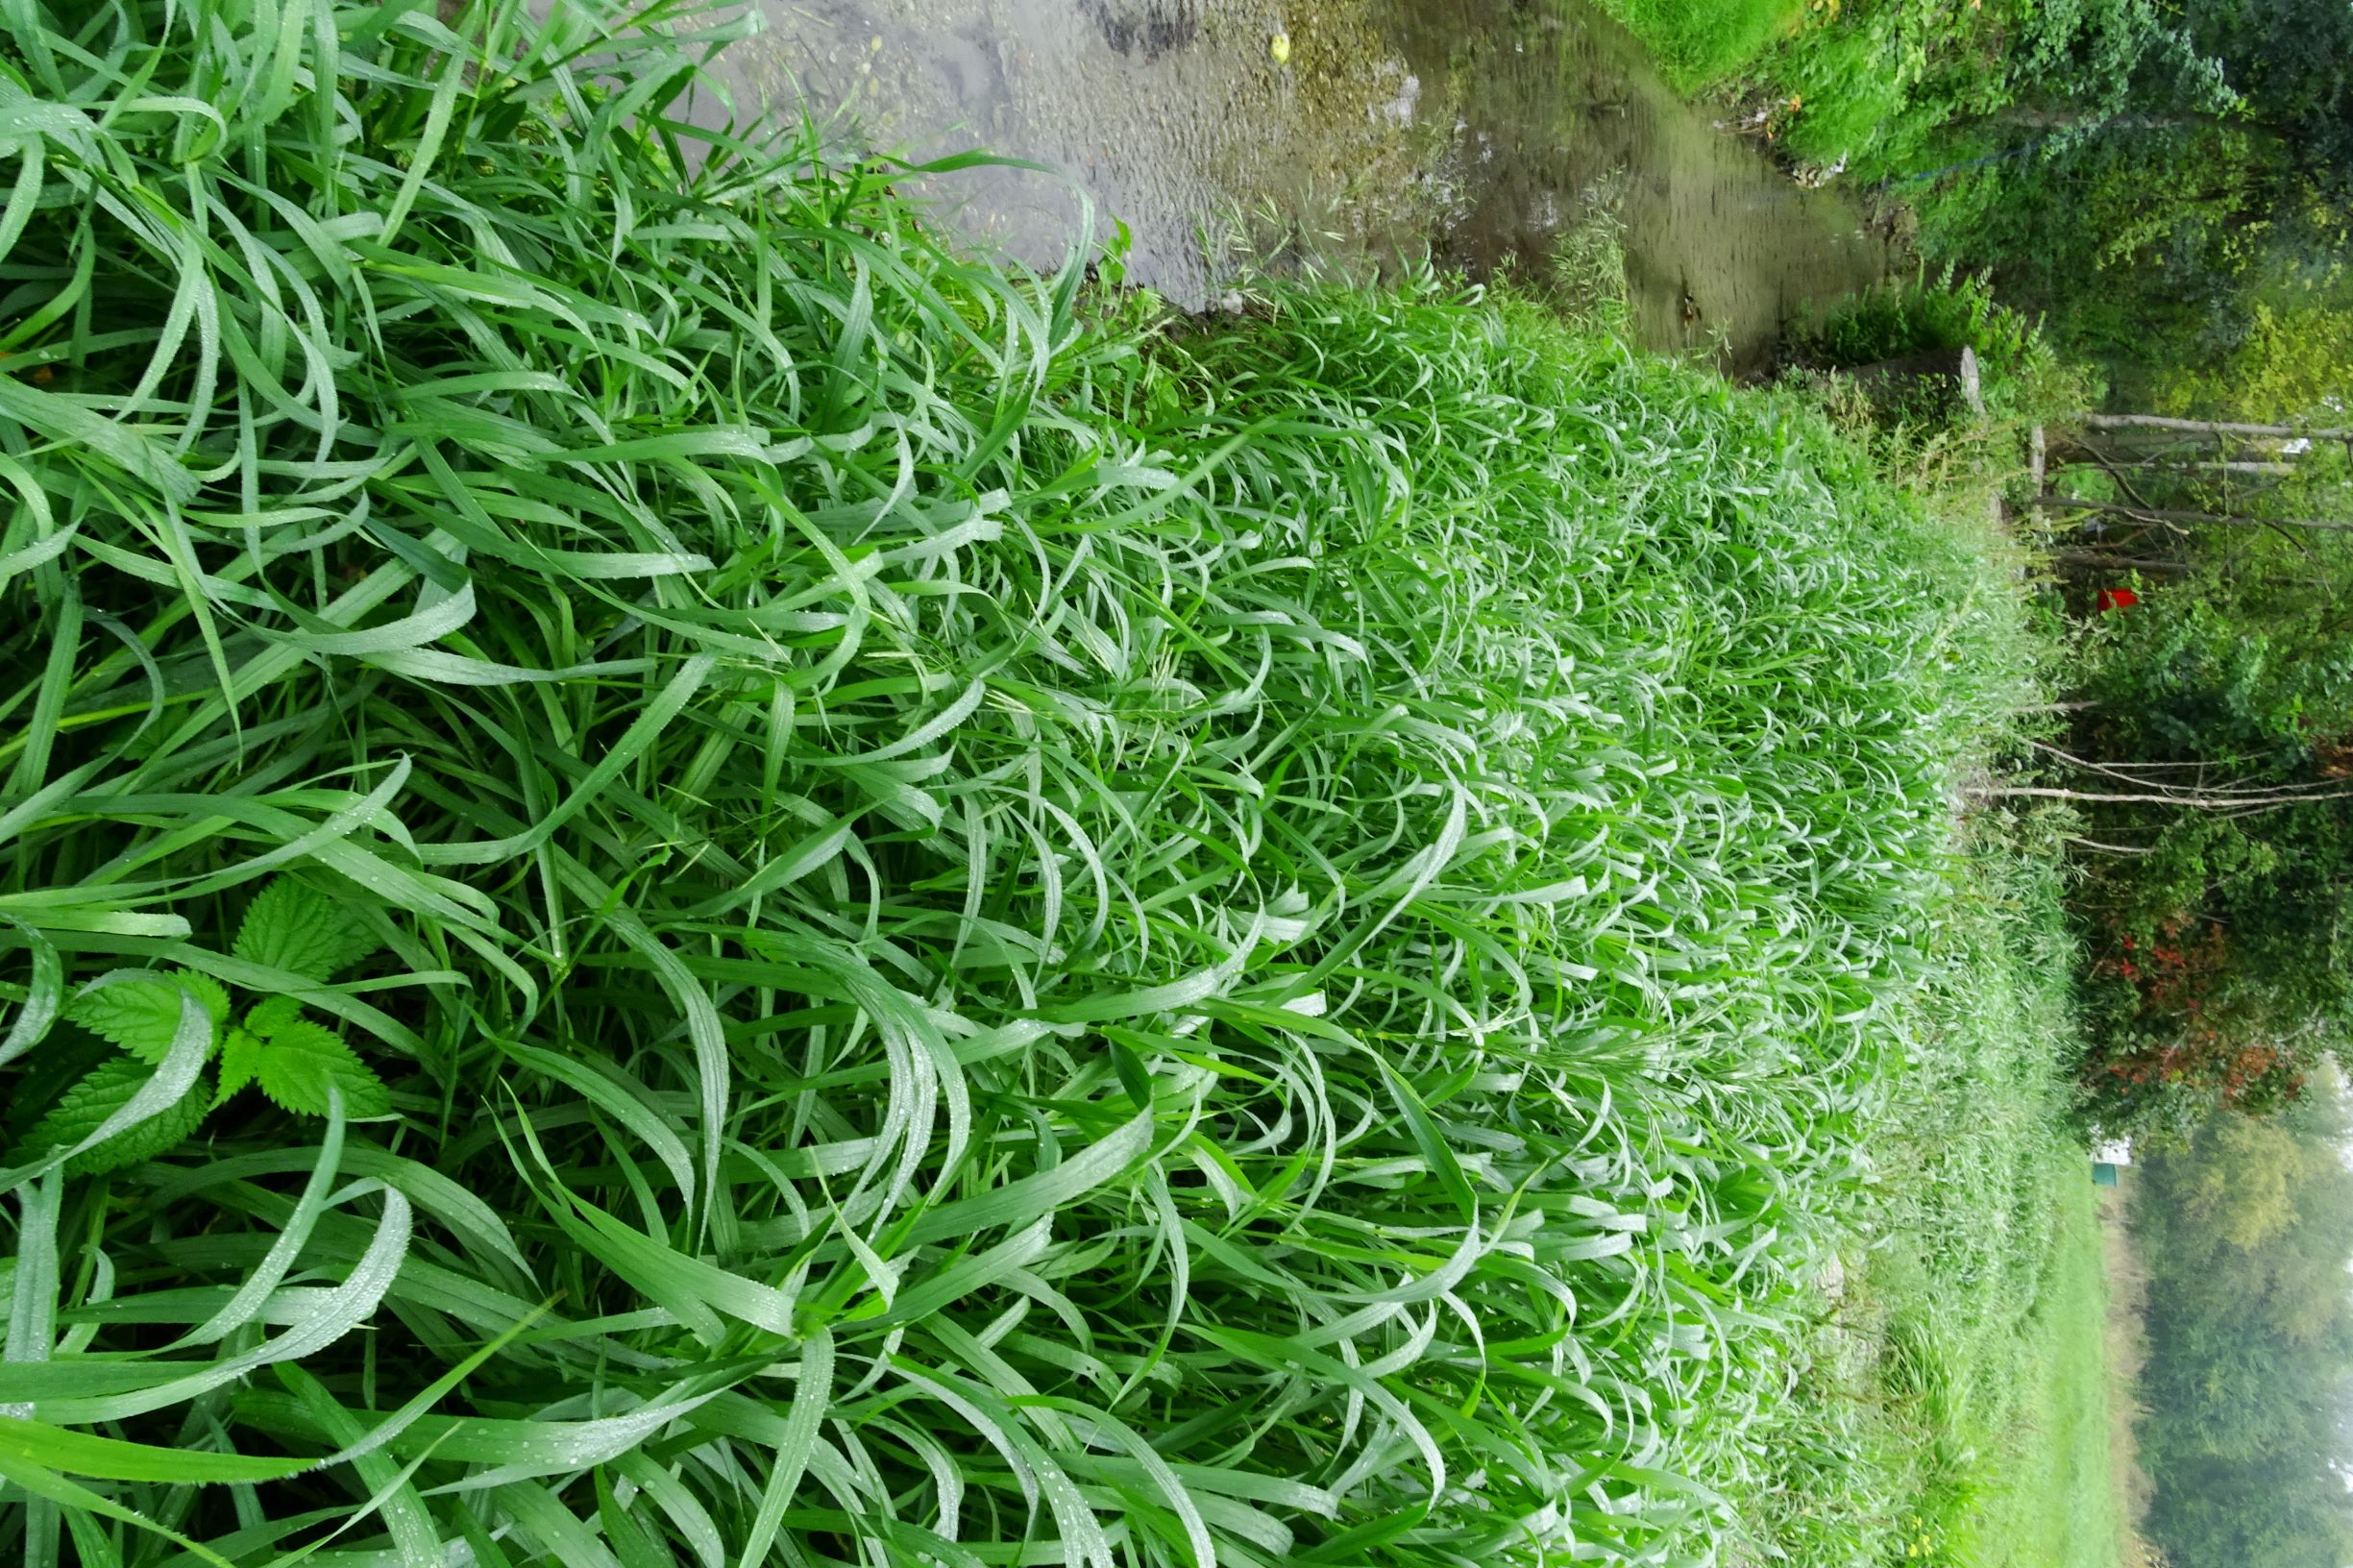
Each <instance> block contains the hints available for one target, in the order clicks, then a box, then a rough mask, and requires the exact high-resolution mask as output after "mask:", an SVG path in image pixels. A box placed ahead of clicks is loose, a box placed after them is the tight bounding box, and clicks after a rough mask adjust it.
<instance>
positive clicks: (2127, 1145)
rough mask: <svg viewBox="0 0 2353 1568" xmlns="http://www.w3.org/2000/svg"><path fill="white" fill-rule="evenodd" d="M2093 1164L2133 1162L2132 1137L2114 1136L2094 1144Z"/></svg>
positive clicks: (2125, 1163)
mask: <svg viewBox="0 0 2353 1568" xmlns="http://www.w3.org/2000/svg"><path fill="white" fill-rule="evenodd" d="M2092 1164H2096V1165H2129V1164H2132V1139H2129V1138H2113V1139H2109V1140H2108V1141H2107V1142H2105V1143H2096V1144H2094V1145H2093V1146H2092Z"/></svg>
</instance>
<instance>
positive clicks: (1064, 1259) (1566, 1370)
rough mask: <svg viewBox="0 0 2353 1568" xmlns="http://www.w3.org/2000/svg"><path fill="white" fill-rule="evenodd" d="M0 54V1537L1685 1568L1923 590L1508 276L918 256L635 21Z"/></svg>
mask: <svg viewBox="0 0 2353 1568" xmlns="http://www.w3.org/2000/svg"><path fill="white" fill-rule="evenodd" d="M0 15H4V16H5V20H0V71H5V73H6V77H7V80H8V82H9V84H10V90H9V94H8V103H7V104H6V106H5V110H4V113H5V119H4V120H0V126H4V127H5V131H4V132H0V134H4V135H6V137H7V138H8V141H7V146H8V149H9V154H10V157H11V158H12V160H13V161H12V168H11V169H10V170H9V171H8V172H7V173H6V174H5V175H0V179H5V180H6V182H7V187H8V189H9V190H10V192H11V194H10V195H9V197H8V198H7V201H6V206H5V208H4V209H0V253H4V254H0V287H4V288H5V290H6V292H5V294H4V295H0V347H5V349H6V350H7V352H8V353H9V355H10V358H8V359H7V360H6V361H5V362H0V363H4V365H5V371H6V374H5V376H0V478H4V479H5V480H6V481H7V484H8V486H9V492H10V497H9V501H8V505H9V508H10V510H9V512H8V514H7V516H8V521H7V525H6V532H5V534H4V535H0V572H5V573H6V575H7V583H6V587H5V589H4V590H0V591H4V592H5V593H6V595H7V620H6V623H5V625H4V626H0V649H5V650H6V658H7V660H8V668H9V670H10V671H11V673H12V674H13V675H14V676H15V678H14V679H13V680H12V681H11V682H10V683H9V684H8V686H7V688H6V690H5V692H0V703H5V704H6V711H7V721H6V723H7V728H6V730H5V734H4V735H0V764H4V765H5V767H6V768H7V770H8V773H7V776H6V781H5V795H4V796H0V946H5V948H6V954H5V957H6V962H7V964H8V966H9V968H8V971H7V972H8V974H9V977H10V990H9V991H8V992H7V995H8V997H9V1000H10V1001H11V1002H12V1004H13V1005H12V1012H11V1016H10V1017H9V1019H8V1022H7V1028H8V1033H7V1038H6V1041H5V1044H0V1064H5V1065H4V1066H0V1073H4V1074H5V1081H4V1087H5V1089H6V1091H7V1093H8V1095H9V1097H10V1102H11V1105H12V1114H11V1116H10V1120H9V1134H10V1137H11V1139H12V1144H11V1146H10V1147H9V1149H8V1151H7V1152H6V1153H5V1155H0V1162H4V1164H5V1174H0V1192H5V1195H6V1197H7V1199H8V1201H7V1203H6V1205H5V1211H4V1213H5V1218H4V1219H0V1226H4V1228H5V1240H6V1250H7V1251H8V1253H9V1254H11V1255H12V1259H13V1262H12V1265H10V1268H9V1272H8V1273H7V1276H6V1279H7V1285H6V1292H7V1298H8V1302H9V1306H8V1313H9V1316H8V1325H9V1326H8V1331H7V1339H6V1353H5V1358H4V1359H0V1403H5V1404H6V1405H7V1407H8V1413H6V1414H4V1415H0V1479H4V1480H5V1482H6V1484H7V1491H6V1493H5V1494H4V1495H0V1552H6V1553H8V1554H10V1555H11V1560H22V1561H24V1562H26V1563H28V1564H31V1565H37V1568H42V1565H47V1564H52V1563H59V1562H77V1563H89V1564H97V1563H108V1564H111V1563H117V1562H121V1563H164V1562H172V1563H180V1562H189V1561H198V1560H201V1561H206V1562H213V1563H219V1562H229V1563H236V1564H263V1563H269V1564H280V1563H284V1564H291V1563H292V1562H295V1561H297V1560H303V1561H310V1562H315V1563H318V1564H322V1565H324V1564H350V1565H354V1568H356V1565H359V1564H363V1563H364V1564H371V1565H372V1564H379V1563H398V1564H401V1565H403V1568H409V1565H421V1564H425V1563H457V1562H467V1561H471V1562H473V1563H477V1564H499V1563H517V1564H520V1563H536V1562H547V1561H556V1560H561V1561H565V1562H567V1563H570V1564H573V1565H575V1568H648V1565H652V1564H668V1563H689V1564H696V1565H699V1568H722V1565H723V1564H738V1563H745V1564H748V1563H758V1562H766V1561H772V1560H773V1561H782V1562H787V1563H794V1564H805V1563H839V1562H867V1563H882V1562H890V1563H914V1562H926V1561H928V1562H936V1563H943V1564H994V1563H1014V1562H1047V1561H1051V1562H1068V1563H1073V1564H1081V1563H1102V1564H1110V1563H1121V1564H1127V1563H1164V1562H1165V1563H1195V1564H1205V1563H1208V1562H1210V1561H1212V1560H1215V1561H1219V1562H1225V1563H1233V1564H1248V1563H1278V1562H1301V1563H1313V1562H1327V1563H1335V1564H1340V1563H1347V1564H1356V1563H1431V1564H1436V1563H1450V1564H1451V1563H1462V1562H1467V1561H1474V1560H1479V1561H1514V1562H1531V1563H1532V1562H1538V1561H1548V1562H1549V1561H1559V1560H1563V1559H1564V1558H1565V1557H1569V1556H1576V1557H1579V1558H1585V1557H1596V1558H1603V1559H1614V1558H1619V1557H1626V1558H1632V1557H1638V1556H1648V1557H1649V1558H1652V1559H1665V1560H1675V1559H1678V1558H1679V1557H1687V1558H1697V1557H1703V1556H1706V1555H1707V1554H1708V1552H1709V1550H1710V1541H1711V1539H1712V1536H1713V1534H1714V1532H1715V1531H1716V1530H1717V1529H1718V1528H1719V1527H1720V1526H1721V1524H1722V1523H1723V1521H1724V1519H1725V1517H1726V1514H1727V1512H1728V1504H1727V1503H1726V1501H1725V1498H1726V1496H1727V1494H1728V1493H1729V1494H1731V1495H1737V1494H1738V1491H1739V1488H1740V1487H1741V1486H1742V1485H1743V1484H1745V1483H1746V1482H1748V1481H1749V1480H1750V1479H1751V1478H1752V1476H1753V1475H1754V1474H1755V1473H1757V1472H1758V1470H1759V1467H1760V1465H1762V1463H1763V1462H1764V1461H1763V1457H1762V1456H1760V1454H1759V1452H1758V1444H1757V1442H1756V1440H1755V1439H1754V1437H1753V1436H1752V1422H1753V1421H1754V1419H1755V1417H1756V1416H1757V1414H1758V1412H1759V1410H1760V1409H1763V1408H1764V1407H1766V1406H1767V1405H1769V1404H1770V1403H1772V1402H1773V1401H1774V1400H1775V1399H1776V1398H1777V1397H1778V1391H1779V1389H1780V1388H1781V1386H1782V1385H1783V1381H1784V1380H1785V1378H1786V1377H1787V1375H1788V1373H1787V1368H1786V1366H1785V1364H1784V1355H1785V1352H1786V1349H1787V1347H1788V1346H1789V1345H1790V1344H1791V1343H1793V1341H1794V1335H1796V1333H1797V1325H1798V1324H1799V1322H1800V1320H1801V1319H1802V1316H1803V1314H1804V1312H1805V1311H1808V1310H1810V1306H1809V1304H1810V1302H1811V1300H1812V1297H1811V1294H1810V1292H1811V1284H1810V1280H1811V1270H1812V1268H1813V1266H1814V1262H1815V1260H1816V1259H1817V1258H1818V1256H1819V1238H1820V1236H1821V1234H1822V1233H1823V1231H1824V1229H1825V1227H1826V1224H1827V1223H1828V1221H1829V1218H1830V1217H1831V1216H1832V1215H1833V1214H1834V1213H1835V1212H1836V1211H1837V1210H1838V1209H1839V1207H1840V1206H1841V1205H1842V1204H1844V1203H1847V1202H1849V1201H1850V1200H1851V1197H1852V1194H1853V1192H1854V1191H1855V1188H1856V1183H1855V1177H1856V1166H1855V1164H1854V1160H1853V1155H1854V1150H1855V1147H1856V1139H1857V1137H1858V1133H1859V1131H1860V1129H1861V1128H1862V1127H1863V1125H1864V1124H1865V1123H1866V1122H1867V1120H1868V1119H1869V1117H1870V1116H1871V1115H1872V1113H1873V1109H1874V1104H1875V1097H1876V1095H1877V1093H1878V1087H1877V1079H1876V1076H1875V1074H1876V1069H1877V1066H1878V1065H1879V1061H1880V1058H1881V1055H1882V1053H1883V1051H1884V1050H1885V1049H1886V1042H1887V1040H1888V1033H1887V1021H1888V1019H1889V1017H1891V1015H1892V1014H1893V1013H1894V1012H1895V1011H1896V1010H1898V1009H1900V1007H1902V1006H1903V1005H1905V998H1906V997H1907V995H1908V994H1909V992H1910V989H1911V987H1912V985H1913V984H1914V981H1915V978H1916V976H1917V973H1918V971H1919V968H1920V964H1919V960H1918V956H1917V955H1918V949H1919V946H1920V943H1921V938H1922V935H1923V930H1924V921H1925V920H1926V919H1927V918H1928V916H1927V913H1926V911H1927V910H1928V909H1929V908H1930V907H1931V906H1932V904H1933V902H1934V901H1935V899H1936V897H1937V896H1938V894H1937V889H1938V872H1939V868H1940V866H1941V864H1942V861H1943V857H1944V854H1945V849H1946V842H1947V838H1948V826H1947V822H1948V818H1949V808H1950V798H1949V796H1950V791H1951V788H1952V774H1953V769H1954V766H1955V761H1956V758H1957V757H1958V755H1959V754H1960V752H1961V749H1962V748H1963V747H1964V745H1965V743H1966V741H1967V739H1968V737H1969V736H1970V735H1971V734H1973V733H1974V731H1975V730H1976V729H1977V728H1978V727H1979V726H1980V725H1981V724H1982V723H1984V722H1985V720H1986V718H1987V716H1988V715H1989V714H1991V713H1993V712H1995V711H1997V710H1998V709H1999V708H2000V707H2001V706H2002V705H2003V703H2004V702H2005V701H2006V700H2007V692H2006V689H2005V687H2004V682H2005V681H2006V680H2007V679H2009V678H2010V674H2011V672H2010V670H2009V668H2008V666H2007V665H2006V664H2005V663H2004V661H2005V659H2006V658H2007V657H2008V649H2009V648H2010V644H2009V643H2008V642H2007V641H2006V640H2005V639H2006V638H2007V636H2008V633H2009V621H2008V618H2009V616H2010V615H2011V613H2012V611H2011V601H2010V597H2009V594H2008V590H2007V588H2006V586H2005V585H2004V584H2003V583H2001V582H2000V581H1999V580H1998V579H1997V578H1995V577H1994V576H1991V575H1990V574H1989V573H1988V572H1987V570H1986V569H1985V568H1984V567H1983V566H1982V564H1981V563H1980V562H1978V561H1977V559H1976V558H1975V557H1974V556H1973V554H1972V553H1971V552H1970V551H1969V550H1968V549H1967V548H1966V546H1965V545H1964V544H1963V543H1962V542H1959V541H1956V540H1953V539H1950V538H1948V537H1947V536H1945V535H1943V534H1941V533H1940V532H1938V531H1937V530H1935V529H1933V528H1931V527H1927V526H1926V525H1925V524H1924V523H1923V522H1922V521H1921V520H1920V519H1919V518H1918V517H1917V516H1916V515H1915V514H1914V513H1913V512H1912V511H1910V510H1909V509H1908V508H1907V507H1905V506H1904V505H1903V504H1901V503H1900V502H1898V501H1897V500H1895V499H1894V498H1892V497H1890V496H1889V495H1887V494H1885V493H1884V492H1882V491H1880V490H1879V489H1878V488H1877V487H1876V486H1875V484H1874V483H1873V482H1872V481H1871V479H1870V478H1869V476H1868V475H1867V474H1865V473H1864V472H1863V471H1862V470H1861V469H1860V468H1859V466H1857V465H1856V464H1855V463H1854V462H1853V461H1852V460H1851V458H1849V457H1848V456H1846V455H1845V454H1844V453H1842V452H1841V451H1839V450H1838V449H1836V448H1834V447H1833V446H1832V445H1831V444H1830V443H1829V441H1828V439H1827V437H1826V436H1825V435H1823V434H1822V433H1820V431H1819V429H1818V428H1817V427H1816V426H1814V425H1812V424H1809V423H1807V422H1806V421H1805V420H1803V419H1802V418H1800V417H1799V416H1798V415H1796V414H1795V413H1794V412H1793V411H1791V410H1790V409H1788V408H1785V407H1781V406H1777V405H1775V404H1764V403H1759V402H1755V401H1752V400H1750V399H1748V398H1746V397H1744V396H1741V395H1737V394H1734V393H1733V392H1731V391H1729V390H1728V389H1726V388H1724V387H1722V386H1721V385H1718V384H1716V383H1714V382H1712V381H1710V380H1705V379H1703V378H1701V377H1699V376H1697V375H1694V374H1692V373H1690V372H1687V371H1685V370H1682V369H1679V368H1676V367H1672V366H1667V365H1663V364H1657V363H1649V362H1636V361H1632V360H1630V359H1629V358H1628V357H1627V355H1626V353H1625V351H1624V350H1622V349H1621V348H1619V347H1618V346H1616V345H1615V344H1611V343H1608V342H1605V341H1596V340H1588V339H1585V338H1581V337H1579V336H1576V335H1574V334H1573V333H1571V332H1569V331H1566V330H1565V329H1563V328H1561V327H1559V326H1558V325H1557V324H1556V323H1554V322H1552V321H1551V320H1550V319H1549V318H1547V317H1545V316H1543V315H1541V314H1540V313H1538V312H1537V311H1535V310H1534V309H1532V308H1531V307H1528V306H1522V305H1520V304H1517V303H1515V302H1513V301H1511V300H1508V299H1483V298H1482V297H1480V296H1479V295H1477V294H1476V293H1463V292H1459V291H1456V290H1451V289H1449V288H1447V287H1444V286H1441V285H1439V284H1438V283H1436V282H1433V281H1430V280H1423V281H1421V282H1417V283H1415V284H1413V285H1412V286H1409V287H1408V288H1406V289H1404V290H1403V291H1400V292H1392V293H1384V294H1350V293H1319V292H1313V291H1295V292H1287V293H1284V292H1278V293H1277V294H1276V295H1275V296H1274V297H1273V299H1272V302H1271V304H1270V306H1269V307H1268V309H1267V311H1266V312H1265V314H1264V317H1263V319H1260V320H1254V321H1252V322H1250V323H1247V324H1239V325H1232V326H1228V327H1224V328H1218V329H1194V328H1186V327H1182V326H1175V325H1171V324H1166V323H1162V322H1159V321H1156V320H1153V319H1150V318H1147V317H1145V316H1143V315H1142V314H1141V313H1140V311H1141V308H1142V307H1141V306H1140V305H1137V304H1135V303H1133V302H1130V301H1128V300H1127V299H1126V298H1125V297H1124V296H1121V295H1118V294H1117V293H1116V292H1115V291H1110V290H1106V289H1101V288H1097V287H1091V285H1090V284H1089V283H1088V282H1087V274H1086V271H1085V268H1084V265H1083V263H1084V262H1085V261H1086V260H1087V259H1088V258H1087V257H1085V256H1083V255H1081V256H1077V257H1073V259H1072V262H1071V263H1070V265H1069V266H1067V267H1066V268H1065V269H1063V270H1061V271H1060V272H1058V273H1056V274H1054V275H1052V276H1047V277H1037V278H1033V277H1029V276H1026V275H1023V274H1019V273H1017V272H1008V271H1005V270H1001V269H998V268H994V267H991V266H987V265H982V264H978V263H975V262H972V261H969V260H967V259H965V258H963V257H960V256H958V255H957V254H956V253H955V252H953V251H952V250H951V249H949V248H948V247H946V246H944V244H943V243H941V242H940V241H939V240H938V239H937V238H936V237H935V236H934V235H933V234H932V233H930V232H929V231H928V230H927V229H926V228H925V227H924V225H923V224H922V222H921V221H920V218H919V214H917V213H915V212H913V211H911V210H910V209H909V208H906V207H905V206H903V205H902V204H900V203H899V202H898V201H897V200H896V199H895V197H894V196H893V195H892V194H891V193H890V191H889V189H888V186H887V184H886V179H887V175H886V174H885V173H880V172H873V171H862V172H857V173H845V172H839V171H833V170H828V169H825V168H822V167H819V166H816V165H815V164H814V163H812V161H811V159H810V152H809V149H808V148H807V147H806V146H805V145H803V144H801V143H799V142H797V141H792V140H790V139H787V140H784V141H781V142H778V141H770V140H764V139H762V138H761V135H759V134H757V133H753V132H748V131H737V132H725V133H723V132H711V131H703V130H698V129H696V128H694V127H692V126H690V125H687V124H685V123H682V122H680V121H677V120H674V119H671V118H668V117H666V115H667V113H668V111H669V107H670V106H673V105H674V104H676V103H677V102H678V101H679V99H680V94H681V93H682V92H683V91H685V90H686V89H687V88H688V87H689V86H691V85H692V84H693V83H694V82H695V81H696V77H695V74H694V70H695V67H694V61H695V60H696V58H697V57H698V55H699V53H700V52H701V51H703V50H705V49H706V48H708V47H709V46H710V45H712V44H713V43H715V42H716V41H718V37H719V35H718V34H717V32H715V31H713V30H711V29H709V28H707V27H706V25H705V19H704V18H702V17H700V16H699V15H696V14H685V13H675V12H664V11H657V12H650V13H646V14H643V15H640V16H638V17H636V18H634V19H631V18H625V17H624V16H623V15H621V14H620V13H619V12H614V11H611V10H607V9H605V8H604V7H603V6H601V4H596V3H593V0H559V3H557V4H556V5H554V6H553V7H552V8H551V12H550V13H549V14H548V15H547V16H546V17H545V18H544V19H541V20H533V19H532V18H531V17H530V16H529V15H528V14H527V11H526V9H525V8H524V7H523V6H521V5H519V4H502V5H494V6H488V7H484V6H472V7H467V8H463V9H461V10H459V11H458V12H455V13H454V17H453V20H451V21H448V22H446V23H445V22H444V21H442V20H440V19H437V15H436V12H434V11H432V10H431V9H429V8H421V7H416V6H408V5H386V6H370V5H359V6H340V7H337V6H331V5H329V4H327V3H325V0H318V3H303V0H290V3H287V4H284V5H280V4H276V3H273V0H178V3H177V4H171V5H166V4H163V3H160V0H157V3H131V4H125V5H122V6H119V7H111V8H101V9H98V10H94V11H87V10H85V9H84V8H80V7H70V6H67V7H56V8H44V7H42V6H40V5H39V4H37V0H23V3H20V4H17V5H15V6H13V7H11V8H9V9H8V10H7V11H6V12H4V13H0ZM249 1084H250V1085H251V1086H254V1087H248V1086H249Z"/></svg>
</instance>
